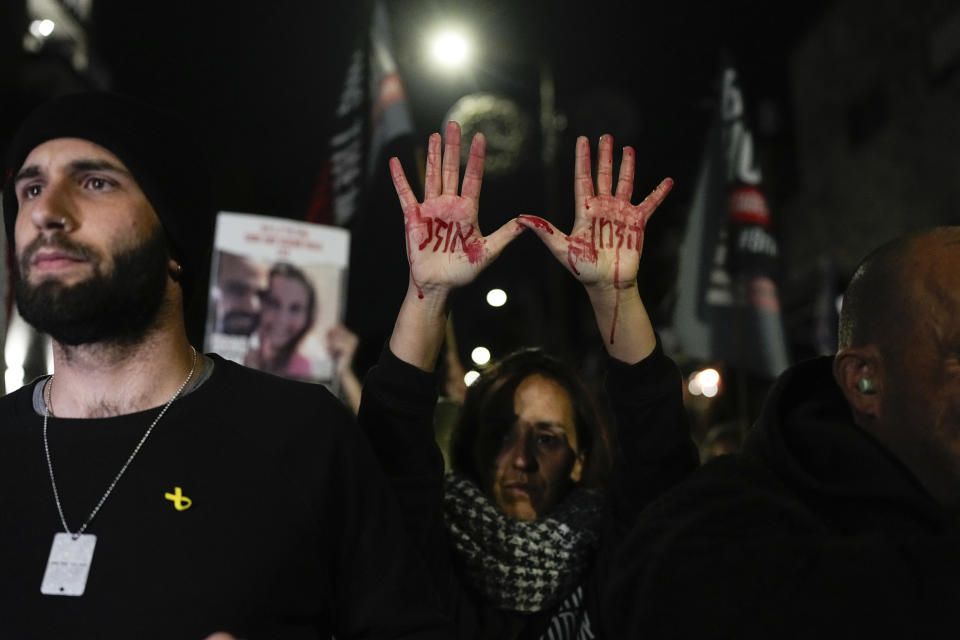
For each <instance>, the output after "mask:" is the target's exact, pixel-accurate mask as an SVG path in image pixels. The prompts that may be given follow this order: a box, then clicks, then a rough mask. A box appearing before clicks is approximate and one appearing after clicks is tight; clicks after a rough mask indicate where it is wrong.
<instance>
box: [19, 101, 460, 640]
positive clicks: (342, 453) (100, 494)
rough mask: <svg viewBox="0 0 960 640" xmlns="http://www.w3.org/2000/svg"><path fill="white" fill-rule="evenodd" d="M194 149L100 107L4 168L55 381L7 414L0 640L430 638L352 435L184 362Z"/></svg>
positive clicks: (28, 144)
mask: <svg viewBox="0 0 960 640" xmlns="http://www.w3.org/2000/svg"><path fill="white" fill-rule="evenodd" d="M192 143H193V140H191V139H190V138H189V137H187V135H186V134H185V130H184V128H183V125H182V124H181V123H180V122H178V121H177V120H176V119H175V118H173V117H171V116H170V115H168V114H165V113H163V112H161V111H159V110H156V109H154V108H152V107H149V106H147V105H144V104H141V103H139V102H136V101H133V100H131V99H128V98H124V97H120V96H115V95H111V94H102V93H93V94H79V95H74V96H67V97H64V98H60V99H57V100H54V101H52V102H51V103H48V104H46V105H44V106H42V107H40V108H39V109H38V110H37V111H35V112H34V113H33V114H32V115H31V116H29V117H28V118H27V120H26V121H25V122H24V123H23V125H22V127H21V129H20V130H19V132H18V133H17V135H16V136H15V138H14V140H13V143H12V145H11V148H10V152H9V155H8V163H7V169H8V179H7V182H6V185H5V187H4V194H3V204H4V222H5V225H6V230H7V233H8V239H9V242H10V243H11V245H12V247H13V248H14V250H15V256H16V268H17V274H16V283H15V287H16V299H17V305H18V308H19V310H20V313H21V315H22V316H23V317H24V319H26V320H27V321H28V322H29V323H31V324H32V325H33V326H34V327H36V328H37V329H38V330H40V331H42V332H46V333H48V334H50V336H51V337H52V339H53V354H54V365H55V366H54V371H55V374H54V375H52V376H49V377H45V378H41V379H38V380H37V381H35V382H34V383H32V384H30V385H27V386H25V387H23V388H22V389H20V390H19V391H16V392H14V393H12V394H10V395H8V396H6V397H4V398H2V399H0V513H2V514H3V518H2V519H0V564H2V566H3V570H2V571H0V637H2V638H24V637H38V638H60V637H71V638H94V637H95V638H121V637H122V638H130V637H135V638H186V639H189V638H197V639H198V640H199V639H200V638H203V637H206V636H207V635H209V634H211V633H213V632H215V631H218V630H225V631H229V632H230V633H232V634H234V635H236V636H241V637H246V638H326V637H331V636H332V635H336V637H337V638H355V637H364V638H367V637H371V638H372V637H391V638H393V637H417V638H421V637H446V635H445V626H444V625H445V622H444V620H443V619H442V617H441V616H440V615H439V614H438V613H437V611H436V608H435V600H436V598H435V596H434V594H433V592H432V590H431V589H432V587H431V585H428V584H427V583H426V581H425V577H424V573H423V571H422V569H421V567H420V565H419V562H418V559H417V558H416V557H415V555H414V554H413V553H412V552H411V551H410V548H409V547H408V545H407V542H406V540H405V539H404V534H403V533H402V527H401V526H400V514H399V509H398V507H397V505H396V503H395V501H394V499H393V496H392V494H391V493H390V492H389V490H388V489H387V488H386V485H385V482H384V480H383V477H382V474H381V472H380V471H379V469H378V467H377V465H376V463H375V462H374V459H373V457H372V454H371V452H370V450H369V445H368V443H367V442H366V441H365V440H364V439H363V437H362V435H361V434H360V433H359V431H358V429H357V428H356V426H355V424H354V423H353V420H352V416H351V415H350V413H349V412H348V411H347V410H346V409H345V408H344V407H343V406H342V405H341V404H340V403H339V402H338V401H337V400H336V399H335V398H334V397H333V396H332V395H330V394H329V393H327V392H326V391H325V390H324V389H323V388H322V387H319V386H316V385H309V384H305V383H297V382H292V381H287V380H282V379H280V378H276V377H273V376H269V375H266V374H263V373H260V372H255V371H252V370H249V369H245V368H243V367H240V366H239V365H236V364H233V363H230V362H228V361H226V360H223V359H222V358H220V357H218V356H216V355H213V354H211V355H203V354H199V353H198V352H197V350H196V349H195V348H194V347H193V346H192V345H191V340H190V338H189V337H188V332H187V330H186V325H185V321H184V306H185V301H187V300H190V299H195V298H202V297H203V291H204V288H203V283H204V279H205V272H206V266H207V262H208V250H209V246H210V238H211V234H210V230H211V228H212V221H213V216H212V209H211V208H210V207H209V205H208V204H207V203H208V202H209V201H208V199H207V198H206V196H205V189H206V186H207V184H206V180H205V177H204V173H203V168H202V166H200V165H199V163H197V162H196V161H195V160H194V158H195V157H196V154H195V153H194V152H193V150H192V148H191V146H190V145H191V144H192Z"/></svg>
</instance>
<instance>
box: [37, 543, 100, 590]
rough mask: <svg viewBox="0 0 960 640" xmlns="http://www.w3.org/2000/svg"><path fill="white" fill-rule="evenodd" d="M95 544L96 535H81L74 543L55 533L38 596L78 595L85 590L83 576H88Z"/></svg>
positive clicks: (85, 581)
mask: <svg viewBox="0 0 960 640" xmlns="http://www.w3.org/2000/svg"><path fill="white" fill-rule="evenodd" d="M96 544H97V536H95V535H93V534H90V533H84V534H82V535H80V536H78V537H77V538H76V540H74V538H73V535H72V534H69V533H58V534H55V535H54V536H53V544H52V545H51V546H50V558H49V559H48V560H47V570H46V571H45V572H44V574H43V583H42V584H41V585H40V593H43V594H45V595H48V596H82V595H83V590H84V589H86V588H87V574H88V573H90V563H91V562H92V561H93V548H94V547H95V546H96Z"/></svg>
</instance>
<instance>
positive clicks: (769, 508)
mask: <svg viewBox="0 0 960 640" xmlns="http://www.w3.org/2000/svg"><path fill="white" fill-rule="evenodd" d="M611 562H612V563H614V564H613V566H616V567H617V575H616V576H613V577H612V578H611V580H610V581H608V582H607V583H606V584H605V587H606V590H605V592H604V597H603V599H602V602H603V604H604V608H603V611H602V615H604V616H605V617H606V619H607V620H608V622H609V623H610V624H611V626H612V628H613V629H615V633H616V634H617V635H618V637H624V638H627V637H641V636H642V637H647V638H661V637H669V638H704V637H711V638H744V637H771V638H772V637H777V638H780V637H843V636H848V637H931V636H935V637H936V636H941V635H943V636H945V635H947V633H948V632H949V634H950V635H951V636H952V635H955V631H956V625H955V621H954V620H952V618H953V617H954V616H955V614H956V613H957V612H958V611H960V607H958V605H960V597H958V595H960V535H958V528H957V526H956V522H955V519H954V518H953V517H952V516H951V514H949V513H947V512H946V511H945V510H943V509H942V508H941V507H940V506H939V505H938V504H937V503H935V502H934V500H933V499H932V498H931V496H930V495H929V494H928V493H927V492H926V491H925V490H924V488H923V487H922V486H921V485H920V484H919V482H918V481H917V479H916V478H915V477H914V476H913V474H911V473H910V471H909V470H908V469H907V468H906V467H905V466H904V465H903V464H902V463H900V461H899V460H898V459H897V458H895V457H894V456H893V455H892V454H891V453H890V452H889V451H887V450H886V449H885V448H884V447H883V446H881V445H880V443H879V442H877V441H876V440H875V439H874V438H873V437H871V436H870V435H869V434H868V433H866V432H865V431H863V430H862V429H860V428H859V427H857V426H856V425H855V424H854V422H853V419H852V415H851V413H850V410H849V408H848V406H847V404H846V401H845V399H844V397H843V395H842V394H841V392H840V389H839V388H838V387H837V386H836V384H835V383H834V381H833V377H832V374H831V362H830V358H820V359H816V360H811V361H807V362H803V363H801V364H799V365H797V366H795V367H793V368H791V369H790V370H788V371H787V372H786V373H784V375H783V376H782V377H781V379H780V380H779V381H778V382H777V384H776V385H775V387H774V388H773V389H772V391H771V393H770V396H769V397H768V399H767V403H766V405H765V407H764V410H763V412H762V415H761V417H760V419H759V420H758V422H757V424H756V425H755V426H754V428H753V429H752V431H751V433H750V434H749V436H748V438H747V441H746V443H745V445H744V451H743V454H742V455H732V456H724V457H721V458H718V459H716V460H714V461H712V462H711V463H709V464H707V465H705V466H704V467H702V468H701V469H700V470H699V471H698V472H696V473H694V474H692V475H691V476H690V477H689V478H688V479H687V480H685V481H684V482H683V483H681V484H680V485H679V486H677V487H676V488H674V489H673V490H671V491H670V492H668V493H667V494H666V495H664V496H663V497H662V498H661V499H659V500H657V501H656V502H655V503H654V504H653V505H651V506H650V508H649V509H648V510H646V511H645V512H644V514H643V515H642V516H641V517H640V519H639V520H638V522H637V525H636V526H635V528H634V529H633V531H632V532H631V533H630V535H629V536H628V538H627V539H626V541H625V542H624V544H623V545H622V546H621V547H620V548H619V549H618V550H617V551H616V553H614V554H613V559H612V560H611ZM948 616H949V617H948ZM948 621H949V626H946V625H947V623H948Z"/></svg>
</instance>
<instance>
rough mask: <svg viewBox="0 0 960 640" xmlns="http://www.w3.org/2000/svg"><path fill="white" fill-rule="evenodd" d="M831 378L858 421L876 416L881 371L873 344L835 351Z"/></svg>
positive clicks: (881, 382) (877, 414)
mask: <svg viewBox="0 0 960 640" xmlns="http://www.w3.org/2000/svg"><path fill="white" fill-rule="evenodd" d="M833 378H834V380H836V381H837V386H839V387H840V390H841V391H842V392H843V395H844V397H845V398H846V399H847V404H849V405H850V408H851V409H852V410H853V413H854V416H855V417H857V419H858V420H857V421H858V422H859V421H860V420H861V419H868V420H876V419H877V418H878V417H879V415H880V401H881V398H882V397H883V371H882V367H881V359H880V353H879V352H878V351H877V348H876V347H874V346H873V345H867V346H865V347H848V348H846V349H841V350H840V351H838V352H837V355H835V356H834V357H833Z"/></svg>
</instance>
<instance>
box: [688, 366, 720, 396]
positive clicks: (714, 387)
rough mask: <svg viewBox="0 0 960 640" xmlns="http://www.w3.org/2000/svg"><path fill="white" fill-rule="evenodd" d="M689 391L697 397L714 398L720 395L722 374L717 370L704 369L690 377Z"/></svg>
mask: <svg viewBox="0 0 960 640" xmlns="http://www.w3.org/2000/svg"><path fill="white" fill-rule="evenodd" d="M687 390H688V391H690V393H691V394H692V395H695V396H700V395H703V396H706V397H708V398H712V397H714V396H715V395H717V394H718V393H720V372H719V371H717V370H716V369H704V370H703V371H697V372H696V373H694V374H693V375H691V376H690V380H689V381H688V382H687Z"/></svg>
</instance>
